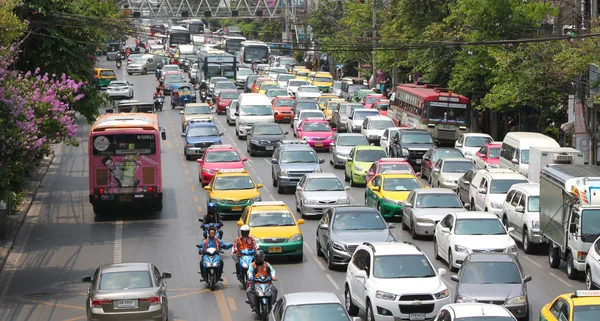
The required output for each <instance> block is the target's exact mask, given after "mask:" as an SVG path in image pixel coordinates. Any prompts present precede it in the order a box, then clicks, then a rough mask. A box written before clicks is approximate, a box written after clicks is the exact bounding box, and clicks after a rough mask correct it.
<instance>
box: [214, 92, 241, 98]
mask: <svg viewBox="0 0 600 321" xmlns="http://www.w3.org/2000/svg"><path fill="white" fill-rule="evenodd" d="M239 95H240V93H238V92H237V91H222V92H221V93H220V94H219V98H221V99H237V98H238V96H239Z"/></svg>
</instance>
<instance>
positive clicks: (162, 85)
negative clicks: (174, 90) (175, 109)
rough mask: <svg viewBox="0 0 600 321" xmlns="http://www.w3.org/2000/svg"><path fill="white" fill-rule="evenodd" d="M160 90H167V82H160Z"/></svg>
mask: <svg viewBox="0 0 600 321" xmlns="http://www.w3.org/2000/svg"><path fill="white" fill-rule="evenodd" d="M158 88H160V89H161V90H165V82H164V81H162V80H160V81H159V82H158Z"/></svg>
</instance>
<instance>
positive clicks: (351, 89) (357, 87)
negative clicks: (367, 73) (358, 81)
mask: <svg viewBox="0 0 600 321" xmlns="http://www.w3.org/2000/svg"><path fill="white" fill-rule="evenodd" d="M366 87H367V86H365V85H350V86H348V93H349V94H352V93H355V92H357V91H359V90H361V89H365V88H366Z"/></svg>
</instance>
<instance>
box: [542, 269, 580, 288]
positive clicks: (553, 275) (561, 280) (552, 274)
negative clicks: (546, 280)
mask: <svg viewBox="0 0 600 321" xmlns="http://www.w3.org/2000/svg"><path fill="white" fill-rule="evenodd" d="M548 274H550V275H551V276H552V277H554V278H555V279H557V280H559V281H560V282H561V283H562V284H564V285H566V286H568V287H570V288H574V286H572V285H571V284H569V282H567V281H565V280H563V279H561V278H560V277H559V276H558V275H556V274H554V273H553V272H548Z"/></svg>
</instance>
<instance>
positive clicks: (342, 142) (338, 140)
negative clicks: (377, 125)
mask: <svg viewBox="0 0 600 321" xmlns="http://www.w3.org/2000/svg"><path fill="white" fill-rule="evenodd" d="M363 145H364V146H367V145H369V142H368V141H367V139H366V138H365V136H363V135H362V134H352V133H343V134H335V135H334V136H333V144H331V148H329V163H330V164H332V165H333V167H341V166H344V165H345V164H346V160H347V159H348V157H349V156H350V151H352V148H354V146H363Z"/></svg>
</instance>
